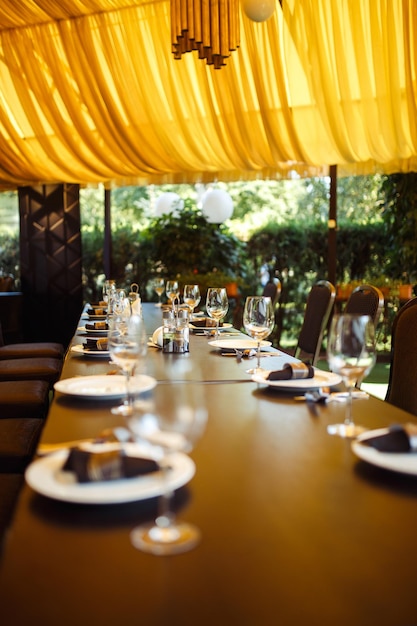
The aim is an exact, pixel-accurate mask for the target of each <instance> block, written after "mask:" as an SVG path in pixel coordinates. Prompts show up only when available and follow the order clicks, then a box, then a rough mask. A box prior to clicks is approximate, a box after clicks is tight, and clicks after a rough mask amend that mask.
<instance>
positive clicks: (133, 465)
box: [62, 448, 159, 483]
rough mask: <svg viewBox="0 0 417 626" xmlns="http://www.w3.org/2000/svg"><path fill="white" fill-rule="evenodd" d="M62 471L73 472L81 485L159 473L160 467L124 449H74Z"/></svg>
mask: <svg viewBox="0 0 417 626" xmlns="http://www.w3.org/2000/svg"><path fill="white" fill-rule="evenodd" d="M62 470H63V471H64V472H73V473H74V474H75V476H76V478H77V481H78V482H79V483H87V482H99V481H107V480H119V479H121V478H134V477H136V476H141V475H144V474H150V473H151V472H157V471H158V470H159V465H158V464H157V463H156V461H153V460H152V459H145V458H142V457H135V456H129V455H127V454H126V453H125V451H124V450H123V449H120V448H119V449H116V450H106V451H104V452H91V451H89V450H81V449H80V448H72V449H71V450H70V452H69V455H68V458H67V460H66V461H65V463H64V465H63V467H62Z"/></svg>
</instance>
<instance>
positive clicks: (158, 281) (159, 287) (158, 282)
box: [152, 278, 165, 307]
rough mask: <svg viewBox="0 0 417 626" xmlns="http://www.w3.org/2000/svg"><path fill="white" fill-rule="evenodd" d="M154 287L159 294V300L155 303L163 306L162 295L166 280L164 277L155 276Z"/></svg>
mask: <svg viewBox="0 0 417 626" xmlns="http://www.w3.org/2000/svg"><path fill="white" fill-rule="evenodd" d="M152 287H153V290H154V291H155V292H156V294H157V296H158V302H157V303H156V304H155V306H159V307H161V306H162V302H161V297H162V294H163V293H164V291H165V280H164V279H163V278H154V279H153V281H152Z"/></svg>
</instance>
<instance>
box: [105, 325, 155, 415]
mask: <svg viewBox="0 0 417 626" xmlns="http://www.w3.org/2000/svg"><path fill="white" fill-rule="evenodd" d="M147 343H148V339H147V335H146V332H145V325H144V322H143V319H142V317H141V316H140V315H131V316H130V317H124V316H123V315H115V316H114V317H113V318H112V319H111V321H110V323H109V331H108V346H109V352H110V357H111V360H112V361H113V362H114V363H115V364H116V365H118V366H119V367H120V369H121V370H122V372H123V374H124V376H125V379H126V397H125V401H124V403H123V404H122V405H120V406H117V407H114V408H112V409H111V411H112V413H114V414H115V415H123V416H128V415H131V414H132V412H133V409H132V405H133V394H132V393H131V390H130V380H131V377H132V374H133V372H134V369H135V367H136V366H137V365H138V363H139V361H140V360H141V359H144V357H145V355H146V351H147Z"/></svg>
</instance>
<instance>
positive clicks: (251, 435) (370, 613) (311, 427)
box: [0, 305, 417, 626]
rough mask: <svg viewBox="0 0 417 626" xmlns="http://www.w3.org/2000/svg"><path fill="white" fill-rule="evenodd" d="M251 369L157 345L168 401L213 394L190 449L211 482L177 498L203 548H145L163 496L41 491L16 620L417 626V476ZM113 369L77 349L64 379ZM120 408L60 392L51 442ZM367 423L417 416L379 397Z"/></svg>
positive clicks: (18, 574) (23, 523)
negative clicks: (105, 500) (76, 499)
mask: <svg viewBox="0 0 417 626" xmlns="http://www.w3.org/2000/svg"><path fill="white" fill-rule="evenodd" d="M145 317H146V319H147V323H148V330H149V331H151V330H153V328H154V327H155V326H157V325H158V324H159V323H160V311H159V310H158V309H157V308H156V307H152V305H148V306H147V307H145ZM75 341H77V338H75ZM78 341H79V340H78ZM281 358H282V357H278V358H277V359H275V358H268V359H265V362H266V361H268V367H276V366H277V363H279V362H280V359H281ZM273 364H274V365H273ZM178 365H180V366H181V367H180V368H179V370H178V367H177V366H178ZM189 365H191V367H189ZM247 367H248V362H247V361H242V362H241V363H238V362H237V361H236V360H235V359H234V358H224V357H221V356H220V355H219V353H218V352H217V351H215V350H212V349H211V348H210V346H209V345H208V343H207V338H206V337H202V336H192V338H191V350H190V353H189V354H187V355H166V354H163V353H162V352H161V351H159V350H156V349H152V348H150V349H149V354H148V357H147V373H148V374H150V375H152V376H155V377H156V378H157V379H158V380H159V381H161V382H160V384H158V385H157V387H156V389H155V393H157V394H163V397H164V398H166V402H167V403H168V402H169V399H170V395H171V394H173V393H175V390H176V388H177V385H178V384H192V385H199V387H200V388H201V393H202V394H204V397H205V402H206V404H207V408H208V411H209V421H208V425H207V429H206V432H205V434H204V436H203V438H202V439H201V441H200V442H199V443H198V444H197V446H196V448H195V450H194V451H193V452H192V453H191V456H192V457H193V459H194V460H195V463H196V467H197V472H196V475H195V477H194V478H193V479H192V480H191V482H190V483H189V484H188V485H187V486H186V487H183V488H182V489H180V490H179V491H178V492H177V494H176V506H177V512H178V515H179V516H180V517H181V518H184V519H186V520H188V521H191V522H193V523H194V524H196V525H197V526H198V527H199V528H200V530H201V532H202V541H201V543H200V545H198V547H196V548H195V549H194V550H192V551H190V552H188V553H185V554H181V555H176V556H172V557H158V556H152V555H149V554H144V553H142V552H139V551H137V550H135V549H134V548H133V547H132V545H131V543H130V538H129V533H130V531H131V529H132V528H133V527H134V526H135V525H137V524H138V523H139V522H140V521H143V520H145V519H151V518H152V517H153V516H154V515H155V512H156V504H157V503H156V499H152V500H148V501H142V502H135V503H128V504H117V505H95V506H88V505H79V504H69V503H63V502H58V501H54V500H50V499H47V498H45V497H43V496H41V495H38V494H37V493H35V492H34V491H32V490H31V489H30V488H29V487H28V486H26V487H25V488H24V490H23V493H22V496H21V498H20V501H19V504H18V508H17V511H16V515H15V519H14V522H13V525H12V528H11V531H10V533H9V536H8V537H7V542H6V545H5V549H4V555H3V559H2V568H1V575H0V614H1V617H2V624H4V625H5V626H6V625H7V626H9V625H10V626H26V624H44V625H48V626H49V625H50V626H56V625H58V624H59V625H60V626H66V625H70V624H71V626H73V625H74V624H81V625H87V624H88V625H91V624H100V626H107V625H108V626H110V625H112V626H113V625H117V626H119V625H124V626H125V625H126V626H127V625H136V624H137V625H139V624H140V625H144V626H165V625H170V624H173V625H177V624H178V625H179V624H181V625H184V626H278V625H279V626H299V625H306V626H307V625H308V626H314V625H317V626H327V625H329V626H330V625H331V626H334V625H337V626H373V625H375V626H412V625H415V624H417V602H416V583H417V557H416V554H417V550H416V548H417V478H414V477H412V476H409V477H408V476H405V475H401V474H396V473H391V472H388V471H386V470H383V469H379V468H377V467H374V466H371V465H368V464H366V463H365V462H363V461H360V460H358V459H357V458H356V457H355V456H354V454H353V453H352V451H351V445H350V442H349V441H347V440H344V439H340V438H338V437H332V436H330V435H328V434H327V431H326V427H327V425H328V424H330V423H334V422H335V421H340V420H342V419H343V416H344V409H345V407H344V404H341V403H331V404H328V405H315V407H314V411H312V410H311V409H310V407H309V406H308V405H307V404H306V403H304V402H296V401H294V399H293V397H292V395H289V394H285V393H280V392H277V391H276V390H271V389H268V388H266V387H264V386H260V385H256V384H255V383H253V382H251V381H249V380H248V378H249V377H248V375H247V374H246V373H245V369H246V368H247ZM110 369H112V366H111V365H110V364H109V363H108V362H107V361H106V360H100V361H99V360H94V359H91V358H85V357H77V356H74V355H73V354H72V353H69V355H68V357H67V359H66V362H65V366H64V370H63V377H70V376H74V375H88V374H97V373H105V372H107V371H109V370H110ZM181 377H183V378H188V380H189V382H188V383H183V382H182V383H181V382H178V381H180V380H181V379H182V378H181ZM170 381H171V382H170ZM175 381H176V382H175ZM207 381H211V382H207ZM213 381H217V382H213ZM226 381H227V382H226ZM112 404H114V403H112V402H110V403H109V402H88V401H81V400H77V399H74V398H67V397H63V396H61V395H60V394H56V397H55V399H54V401H53V404H52V407H51V411H50V415H49V418H48V421H47V424H46V427H45V430H44V433H43V439H42V441H43V442H54V441H56V442H58V441H66V440H70V439H74V438H79V437H81V438H82V437H90V436H95V435H96V434H97V433H98V432H100V431H101V430H102V429H103V428H107V427H112V426H115V425H116V424H118V423H121V419H120V418H117V417H115V416H114V415H112V414H111V412H110V407H111V406H112ZM354 415H355V418H356V421H358V422H360V423H362V424H364V425H366V426H367V427H369V428H377V427H381V426H386V425H389V424H391V423H393V422H405V421H413V419H414V418H413V417H412V416H410V415H408V414H407V413H404V412H403V411H400V410H398V409H395V408H394V407H392V406H390V405H388V404H386V403H384V402H381V401H380V400H377V399H375V398H372V397H371V398H369V399H367V400H366V399H364V400H355V401H354Z"/></svg>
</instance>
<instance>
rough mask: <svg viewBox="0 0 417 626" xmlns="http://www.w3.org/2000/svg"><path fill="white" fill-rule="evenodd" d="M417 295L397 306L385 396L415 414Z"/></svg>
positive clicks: (416, 393)
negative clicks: (398, 307)
mask: <svg viewBox="0 0 417 626" xmlns="http://www.w3.org/2000/svg"><path fill="white" fill-rule="evenodd" d="M416 329H417V298H412V299H411V300H409V301H408V302H407V303H406V304H404V306H403V307H401V308H400V309H399V311H398V312H397V315H396V316H395V318H394V321H393V324H392V329H391V365H390V373H389V380H388V389H387V394H386V397H385V400H386V401H387V402H389V403H390V404H394V405H395V406H397V407H399V408H400V409H404V410H405V411H409V412H410V413H413V415H417V385H416V373H417V332H416Z"/></svg>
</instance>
